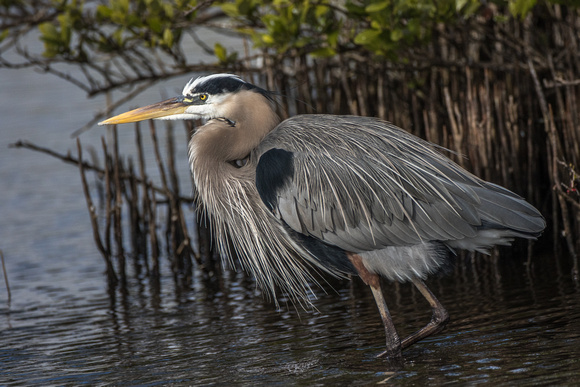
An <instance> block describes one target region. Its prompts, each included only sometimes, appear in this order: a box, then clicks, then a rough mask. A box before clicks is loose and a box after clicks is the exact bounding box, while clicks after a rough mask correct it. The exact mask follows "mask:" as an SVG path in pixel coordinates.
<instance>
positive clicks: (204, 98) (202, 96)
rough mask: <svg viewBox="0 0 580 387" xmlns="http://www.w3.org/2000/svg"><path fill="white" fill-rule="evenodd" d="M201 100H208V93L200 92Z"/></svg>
mask: <svg viewBox="0 0 580 387" xmlns="http://www.w3.org/2000/svg"><path fill="white" fill-rule="evenodd" d="M199 100H200V101H203V102H205V101H207V94H200V95H199Z"/></svg>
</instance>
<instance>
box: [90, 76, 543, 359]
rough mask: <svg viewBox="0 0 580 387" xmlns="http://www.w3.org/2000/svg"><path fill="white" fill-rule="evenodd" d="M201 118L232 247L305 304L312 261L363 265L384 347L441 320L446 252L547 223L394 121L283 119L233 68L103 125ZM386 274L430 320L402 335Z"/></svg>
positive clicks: (194, 165) (208, 201)
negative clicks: (437, 275) (435, 279)
mask: <svg viewBox="0 0 580 387" xmlns="http://www.w3.org/2000/svg"><path fill="white" fill-rule="evenodd" d="M199 118H201V119H205V120H207V123H206V124H205V125H203V126H201V127H199V128H197V130H196V131H195V133H194V134H193V136H192V138H191V141H190V143H189V161H190V165H191V171H192V173H193V177H194V181H195V185H196V187H197V190H196V192H197V196H198V200H199V207H200V208H203V209H204V210H205V211H206V212H207V214H208V215H209V217H210V219H211V223H212V225H213V231H214V235H215V238H216V239H217V245H218V247H219V250H220V252H221V254H222V256H225V257H229V256H230V250H229V249H230V246H232V247H233V248H234V249H235V252H236V253H237V256H238V257H239V258H240V261H241V264H242V266H243V267H244V268H245V269H246V270H248V271H249V272H250V273H251V274H252V275H253V276H254V277H255V278H256V280H257V282H258V283H259V284H260V285H261V286H262V287H263V288H265V289H268V290H269V291H270V292H271V293H272V295H273V296H274V299H275V298H276V289H277V287H279V288H281V289H282V290H284V291H286V292H287V293H288V294H289V295H290V296H291V297H292V298H293V299H295V300H298V301H300V300H302V301H305V302H309V301H308V300H309V294H310V285H309V283H313V282H312V281H313V278H312V277H311V274H310V271H309V270H308V267H309V266H312V267H314V268H318V269H321V270H323V271H325V272H328V273H330V274H333V275H336V276H345V275H348V274H353V275H359V276H360V277H361V278H362V280H363V281H364V282H365V283H366V284H367V285H369V286H370V288H371V290H372V294H373V296H374V298H375V301H376V303H377V306H378V308H379V312H380V314H381V318H382V320H383V324H384V327H385V331H386V336H387V343H386V351H385V352H383V353H382V354H381V355H384V356H388V357H398V356H401V348H405V347H407V346H409V345H411V344H413V343H415V342H417V341H418V340H421V339H423V338H425V337H427V336H429V335H431V334H433V333H436V332H439V331H441V330H442V329H443V328H444V327H445V324H446V323H447V321H448V314H447V311H446V310H445V308H444V307H443V306H442V305H441V303H440V302H439V301H438V300H437V298H435V296H434V295H433V293H431V291H430V290H429V289H428V288H427V286H426V285H425V283H424V282H423V279H425V278H426V276H427V275H428V274H430V273H433V272H436V271H437V270H438V269H440V268H441V267H442V266H444V265H445V264H446V262H447V261H448V255H449V253H450V252H453V250H455V249H466V250H470V251H480V252H487V251H488V250H489V249H490V248H491V247H493V246H495V245H509V244H510V243H511V241H512V240H513V238H514V237H522V238H527V239H533V238H535V237H537V236H539V234H540V233H541V232H542V230H543V229H544V227H545V221H544V218H543V217H542V215H541V214H540V213H539V212H538V210H536V209H535V208H534V207H533V206H531V205H530V204H528V203H527V202H526V201H524V200H523V199H522V198H521V197H519V196H518V195H516V194H514V193H512V192H511V191H508V190H507V189H505V188H502V187H500V186H497V185H495V184H492V183H488V182H486V181H483V180H481V179H479V178H478V177H476V176H474V175H472V174H471V173H469V172H467V171H465V170H464V169H462V168H461V167H460V166H458V165H457V164H455V163H454V162H453V161H451V160H450V159H448V158H447V157H445V156H443V155H442V154H441V153H440V152H439V149H440V148H438V147H437V146H435V145H433V144H431V143H428V142H426V141H423V140H421V139H419V138H417V137H415V136H413V135H411V134H409V133H407V132H405V131H403V130H402V129H400V128H397V127H396V126H394V125H392V124H390V123H388V122H385V121H382V120H380V119H377V118H370V117H358V116H337V115H325V114H313V115H299V116H295V117H292V118H289V119H287V120H285V121H283V122H280V118H279V117H278V115H277V114H276V112H275V101H274V94H273V93H271V92H269V91H267V90H264V89H262V88H260V87H258V86H255V85H252V84H250V83H248V82H245V81H243V80H242V79H241V78H239V77H237V76H235V75H231V74H215V75H210V76H205V77H200V78H197V79H195V80H194V79H192V80H191V81H190V82H189V83H188V84H187V85H186V86H185V88H184V89H183V95H181V96H179V97H177V98H171V99H168V100H166V101H163V102H159V103H156V104H153V105H149V106H146V107H142V108H139V109H135V110H132V111H130V112H127V113H123V114H120V115H118V116H116V117H113V118H109V119H108V120H105V121H103V122H101V123H100V124H121V123H127V122H136V121H141V120H145V119H165V120H167V119H169V120H174V119H199ZM379 277H384V278H386V279H388V280H391V281H400V282H405V281H410V282H412V283H413V284H414V285H415V286H416V287H417V289H418V290H419V291H420V292H421V294H422V295H423V296H424V297H425V298H426V300H427V301H428V302H429V304H430V305H431V308H432V318H431V321H430V322H429V323H428V324H427V325H426V326H425V327H424V328H422V329H420V330H419V331H417V332H416V333H414V334H412V335H410V336H409V337H407V338H405V339H404V340H400V338H399V335H398V334H397V331H396V330H395V327H394V325H393V322H392V320H391V316H390V314H389V310H388V308H387V304H386V302H385V299H384V298H383V293H382V289H381V282H380V279H379ZM314 283H315V282H314ZM381 355H379V356H381Z"/></svg>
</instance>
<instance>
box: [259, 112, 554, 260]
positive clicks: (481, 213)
mask: <svg viewBox="0 0 580 387" xmlns="http://www.w3.org/2000/svg"><path fill="white" fill-rule="evenodd" d="M257 156H258V157H260V160H259V162H258V165H257V169H256V186H257V188H258V191H259V193H260V196H261V197H262V200H263V201H264V203H265V204H266V205H267V206H268V207H269V208H270V209H271V210H272V211H273V212H275V213H276V214H277V215H278V216H279V217H280V218H281V219H282V220H283V221H284V222H286V223H287V224H288V226H289V227H291V228H292V229H294V230H295V231H297V232H300V233H303V234H306V235H310V236H313V237H316V238H318V239H320V240H323V241H325V242H327V243H329V244H332V245H335V246H338V247H340V248H342V249H345V250H348V251H353V252H360V251H368V250H374V249H378V248H381V247H385V246H393V245H413V244H417V243H421V242H424V241H433V240H440V241H449V240H457V239H464V238H474V237H476V235H477V232H478V230H480V229H482V228H485V227H492V226H493V227H495V228H498V227H499V228H509V229H515V230H521V232H522V233H529V232H532V231H533V230H536V229H539V230H538V231H536V232H539V231H541V229H540V221H538V220H536V219H535V218H536V217H537V216H538V215H539V214H538V213H537V210H535V209H534V208H533V207H532V206H531V205H529V204H527V203H526V202H525V201H524V200H523V199H521V198H520V197H519V196H517V195H515V194H513V193H512V192H510V191H508V190H506V189H503V188H501V187H499V186H495V185H493V184H490V183H486V182H484V181H482V180H480V179H478V178H477V177H475V176H473V175H471V174H470V173H468V172H466V171H465V170H463V169H461V168H460V167H459V166H458V165H456V164H454V163H453V162H452V161H451V160H449V159H448V158H446V157H445V156H443V155H442V154H440V153H439V152H438V151H437V150H436V149H435V147H434V146H433V145H432V144H429V143H427V142H426V141H423V140H421V139H419V138H417V137H415V136H413V135H411V134H409V133H407V132H405V131H403V130H401V129H399V128H397V127H395V126H393V125H391V124H389V123H387V122H385V121H381V120H378V119H374V118H365V117H354V116H332V115H305V116H297V117H293V118H292V119H289V120H286V121H284V122H283V123H281V124H280V125H279V126H278V127H277V128H276V129H274V130H273V131H272V132H271V133H270V134H269V135H268V136H267V137H266V138H265V139H264V141H263V142H262V144H261V145H260V147H259V149H258V150H257ZM522 214H523V215H522ZM528 215H529V216H528ZM540 217H541V216H540ZM541 222H542V223H543V219H542V220H541ZM542 228H543V227H542Z"/></svg>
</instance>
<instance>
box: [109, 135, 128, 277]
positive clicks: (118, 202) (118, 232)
mask: <svg viewBox="0 0 580 387" xmlns="http://www.w3.org/2000/svg"><path fill="white" fill-rule="evenodd" d="M112 131H113V163H114V169H113V178H114V181H115V207H114V208H113V214H114V217H113V219H114V224H113V229H114V230H115V243H116V244H117V259H118V261H119V274H120V276H121V282H122V283H123V285H125V284H126V282H127V275H126V270H125V251H124V249H123V225H122V219H121V207H122V205H123V195H122V191H121V178H120V176H121V173H120V170H121V160H120V157H119V138H118V135H117V126H116V125H114V126H113V128H112ZM123 287H124V286H123Z"/></svg>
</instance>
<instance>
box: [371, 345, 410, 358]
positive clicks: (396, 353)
mask: <svg viewBox="0 0 580 387" xmlns="http://www.w3.org/2000/svg"><path fill="white" fill-rule="evenodd" d="M376 357H377V359H383V358H384V359H401V358H402V357H403V355H402V352H401V347H399V348H398V349H387V350H386V351H383V352H381V353H379V354H378V355H377V356H376Z"/></svg>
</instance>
